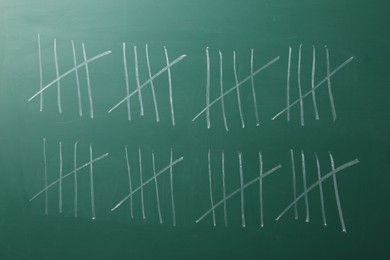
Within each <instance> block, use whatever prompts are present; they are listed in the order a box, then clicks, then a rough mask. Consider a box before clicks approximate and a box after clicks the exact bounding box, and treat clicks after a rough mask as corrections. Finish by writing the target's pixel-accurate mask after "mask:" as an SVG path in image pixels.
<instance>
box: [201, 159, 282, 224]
mask: <svg viewBox="0 0 390 260" xmlns="http://www.w3.org/2000/svg"><path fill="white" fill-rule="evenodd" d="M280 168H282V165H281V164H279V165H278V166H276V167H274V168H272V169H271V170H269V171H267V172H265V173H264V174H263V178H265V177H267V176H268V175H270V174H272V173H273V172H275V171H277V170H279V169H280ZM259 180H260V177H257V178H255V179H253V180H251V181H250V182H248V183H246V184H245V185H243V186H242V187H240V188H238V189H237V190H235V191H233V192H232V193H230V194H229V195H227V196H226V197H225V198H223V199H222V200H220V201H218V202H217V203H215V204H214V206H213V207H212V208H210V209H209V210H207V211H206V212H205V213H204V214H203V215H202V216H200V217H199V218H198V219H197V220H196V221H195V222H196V223H199V222H200V221H201V220H202V219H204V218H205V217H206V216H207V215H209V214H210V213H211V212H212V211H213V210H215V209H216V208H217V207H219V206H221V205H223V203H224V202H225V201H227V200H228V199H230V198H232V197H233V196H234V195H236V194H238V193H240V192H241V190H245V189H246V188H248V187H249V186H251V185H252V184H255V183H257V182H258V181H259Z"/></svg>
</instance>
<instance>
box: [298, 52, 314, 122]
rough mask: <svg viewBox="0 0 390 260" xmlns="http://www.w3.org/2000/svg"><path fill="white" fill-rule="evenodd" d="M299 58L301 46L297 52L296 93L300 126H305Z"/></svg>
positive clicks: (300, 56)
mask: <svg viewBox="0 0 390 260" xmlns="http://www.w3.org/2000/svg"><path fill="white" fill-rule="evenodd" d="M301 58H302V44H301V45H299V52H298V92H299V107H300V115H301V126H304V125H305V110H304V106H303V99H302V85H301ZM312 91H313V89H312Z"/></svg>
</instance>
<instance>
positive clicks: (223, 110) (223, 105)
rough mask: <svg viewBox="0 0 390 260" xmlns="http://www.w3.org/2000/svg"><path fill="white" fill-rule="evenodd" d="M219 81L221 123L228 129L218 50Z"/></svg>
mask: <svg viewBox="0 0 390 260" xmlns="http://www.w3.org/2000/svg"><path fill="white" fill-rule="evenodd" d="M219 83H220V90H221V109H222V118H223V124H224V126H225V129H226V131H229V128H228V124H227V119H226V112H225V99H224V95H223V93H224V90H223V58H222V52H221V51H219ZM209 105H210V104H208V106H207V107H209Z"/></svg>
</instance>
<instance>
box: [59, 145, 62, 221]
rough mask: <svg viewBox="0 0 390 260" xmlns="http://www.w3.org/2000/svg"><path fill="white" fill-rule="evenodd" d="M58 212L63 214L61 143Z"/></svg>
mask: <svg viewBox="0 0 390 260" xmlns="http://www.w3.org/2000/svg"><path fill="white" fill-rule="evenodd" d="M58 193H59V194H58V211H59V213H60V214H61V213H62V143H61V142H60V178H59V188H58Z"/></svg>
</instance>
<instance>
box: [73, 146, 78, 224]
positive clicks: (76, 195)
mask: <svg viewBox="0 0 390 260" xmlns="http://www.w3.org/2000/svg"><path fill="white" fill-rule="evenodd" d="M73 156H74V157H73V169H74V175H73V177H74V191H73V192H74V203H73V207H74V216H75V217H77V215H78V182H77V142H75V143H74V151H73Z"/></svg>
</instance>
